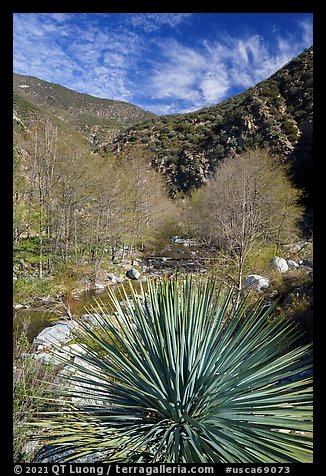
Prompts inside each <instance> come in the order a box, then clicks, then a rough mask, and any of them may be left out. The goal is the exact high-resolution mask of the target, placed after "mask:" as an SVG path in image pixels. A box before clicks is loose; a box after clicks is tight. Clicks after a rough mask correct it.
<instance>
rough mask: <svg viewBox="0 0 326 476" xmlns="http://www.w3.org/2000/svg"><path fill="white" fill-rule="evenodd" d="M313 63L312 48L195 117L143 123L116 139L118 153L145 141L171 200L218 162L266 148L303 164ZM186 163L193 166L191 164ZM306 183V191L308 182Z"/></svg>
mask: <svg viewBox="0 0 326 476" xmlns="http://www.w3.org/2000/svg"><path fill="white" fill-rule="evenodd" d="M312 60H313V50H312V48H308V49H306V50H305V51H303V52H302V53H301V54H300V55H299V56H298V57H297V58H296V59H294V60H292V61H290V62H289V63H288V64H286V65H285V66H284V67H283V68H281V69H280V70H279V71H277V72H276V73H275V74H273V75H272V76H271V77H270V78H268V79H267V80H265V81H262V82H261V83H258V84H257V85H256V86H255V87H253V88H250V89H248V90H247V91H245V92H243V93H241V94H238V95H237V96H234V97H232V98H229V99H228V100H226V101H223V102H221V103H219V104H216V105H213V106H210V107H207V108H204V109H201V110H198V111H195V112H190V113H186V114H175V115H171V116H163V117H159V118H156V119H155V120H151V121H144V122H142V123H141V124H138V125H137V128H134V127H131V128H130V129H128V130H126V131H125V132H124V133H123V134H121V135H120V136H119V137H117V138H116V139H115V140H114V147H118V148H123V147H124V146H125V145H128V143H129V142H130V140H131V139H132V141H133V143H139V142H141V141H142V138H143V136H144V135H146V143H147V144H148V147H149V149H150V150H151V151H152V152H153V153H154V155H155V160H154V161H155V164H156V166H157V168H158V169H159V170H160V171H162V172H163V173H164V175H165V177H166V179H167V183H168V187H169V191H170V194H171V195H172V196H174V194H175V193H177V192H183V193H186V192H187V191H189V190H191V189H192V188H193V187H196V188H197V187H200V186H201V185H202V183H203V181H204V180H205V179H206V178H207V176H208V175H209V174H210V172H212V171H214V169H215V167H216V165H217V164H218V162H219V161H220V160H222V159H223V158H224V157H228V156H230V155H233V154H234V153H235V152H236V153H238V154H240V153H242V152H243V151H245V150H246V149H247V148H248V147H261V146H262V144H263V143H265V145H267V146H269V147H270V149H271V152H272V153H274V154H276V155H281V156H283V157H288V156H289V154H291V159H292V160H293V161H297V160H300V156H301V154H300V153H299V152H298V151H295V150H294V151H293V147H294V146H295V145H296V143H297V142H298V140H300V130H301V128H302V126H303V124H304V122H305V121H306V120H307V118H309V117H310V116H311V115H312V88H311V83H310V82H309V81H312ZM309 84H310V87H308V86H309ZM294 93H295V94H294ZM298 111H300V113H299V114H298ZM167 124H168V125H167ZM184 151H187V154H186V155H185V154H183V152H184ZM291 151H292V152H291ZM203 155H204V157H205V159H206V161H205V162H204V163H203V160H202V158H203ZM309 156H310V157H311V152H310V153H309ZM171 157H178V158H180V160H174V161H173V162H174V167H170V162H171ZM188 157H190V158H191V163H187V158H188ZM185 169H186V170H185ZM185 171H186V173H184V172H185ZM309 171H310V173H311V164H310V162H309ZM191 174H192V175H193V176H192V178H191V180H190V179H189V177H188V175H191ZM185 177H186V179H187V181H185V180H184V179H185ZM303 178H304V177H303ZM304 183H305V186H306V185H307V184H309V181H308V180H305V182H304Z"/></svg>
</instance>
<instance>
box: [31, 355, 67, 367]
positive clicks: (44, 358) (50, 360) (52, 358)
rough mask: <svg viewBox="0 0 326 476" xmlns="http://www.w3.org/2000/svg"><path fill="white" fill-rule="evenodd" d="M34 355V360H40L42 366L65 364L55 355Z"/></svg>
mask: <svg viewBox="0 0 326 476" xmlns="http://www.w3.org/2000/svg"><path fill="white" fill-rule="evenodd" d="M32 355H33V359H35V360H40V361H41V362H42V364H52V365H60V364H63V363H64V362H63V361H62V360H61V359H60V358H58V357H57V356H56V355H55V354H54V353H48V352H41V353H39V354H32Z"/></svg>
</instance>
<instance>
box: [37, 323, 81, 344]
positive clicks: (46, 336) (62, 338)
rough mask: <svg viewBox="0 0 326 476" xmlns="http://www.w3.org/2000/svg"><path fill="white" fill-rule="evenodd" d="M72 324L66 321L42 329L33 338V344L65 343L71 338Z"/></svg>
mask: <svg viewBox="0 0 326 476" xmlns="http://www.w3.org/2000/svg"><path fill="white" fill-rule="evenodd" d="M71 332H72V326H71V325H69V324H68V323H58V324H56V325H54V326H52V327H46V328H45V329H43V330H42V331H41V332H40V333H39V334H38V335H37V336H36V337H35V338H34V340H33V344H36V345H37V344H41V345H48V344H50V345H58V344H66V343H67V342H69V341H70V340H71V337H70V334H71Z"/></svg>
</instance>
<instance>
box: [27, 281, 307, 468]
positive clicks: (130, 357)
mask: <svg viewBox="0 0 326 476" xmlns="http://www.w3.org/2000/svg"><path fill="white" fill-rule="evenodd" d="M131 294H132V299H131V300H129V301H128V302H127V303H126V304H125V305H124V307H122V306H121V304H120V303H119V301H118V299H117V297H116V296H115V295H114V294H113V293H111V299H112V303H113V304H114V308H115V311H116V312H115V314H114V316H111V315H110V314H109V313H108V312H107V310H106V309H104V308H102V307H101V306H100V310H99V311H98V313H97V319H98V327H97V328H96V327H95V328H90V327H89V326H86V325H84V326H83V330H82V332H81V334H80V335H79V342H80V343H82V345H83V346H84V348H85V349H87V353H86V354H85V355H80V356H79V358H78V363H76V362H75V363H74V364H73V366H74V368H75V370H76V371H78V372H79V374H75V377H74V376H71V377H70V378H69V380H68V381H67V389H66V391H64V392H63V394H62V396H63V397H65V399H66V402H65V403H62V406H61V408H59V409H58V411H57V412H44V413H43V414H41V415H40V418H41V417H42V415H43V419H42V420H41V421H39V422H37V423H35V424H36V426H41V427H42V428H46V429H48V430H50V433H49V435H48V438H50V441H51V442H52V444H53V445H54V451H58V450H60V448H61V449H62V448H65V449H67V448H70V449H71V450H72V453H70V456H66V457H64V456H62V458H63V460H66V461H73V460H75V459H76V458H78V457H80V456H82V455H90V454H92V453H96V452H98V451H101V452H103V453H102V454H106V456H105V457H104V459H105V461H110V462H113V461H123V462H127V463H130V462H138V463H139V462H151V463H153V462H174V463H187V462H188V463H190V462H191V463H211V462H218V463H219V462H222V463H226V462H229V463H231V462H233V463H239V462H245V463H248V462H251V463H280V462H287V463H293V462H311V438H310V436H309V434H307V433H306V432H309V431H311V387H310V383H311V379H310V378H305V377H302V376H300V375H299V374H300V372H303V371H305V370H307V369H309V368H310V362H309V355H310V353H309V346H305V347H296V348H294V349H293V350H291V351H290V352H284V349H283V348H282V346H281V344H280V342H282V341H284V340H286V341H290V342H293V341H294V340H295V336H294V334H293V332H292V329H291V326H289V325H288V324H286V323H284V322H280V321H279V320H274V321H273V320H271V319H269V318H270V316H271V315H272V312H273V309H272V308H269V309H268V310H266V308H265V309H262V303H261V302H256V303H254V302H253V301H252V300H250V298H246V299H242V300H241V303H240V305H239V306H238V307H237V309H236V310H235V307H234V300H235V295H234V293H232V292H229V293H225V292H222V291H221V290H220V289H217V288H216V286H215V284H214V282H212V281H207V280H206V281H202V282H201V283H200V284H199V285H194V283H193V282H192V281H191V280H185V281H183V282H179V283H178V282H177V281H167V280H163V281H161V282H158V283H155V282H149V283H148V287H147V291H146V292H145V291H144V289H143V288H141V294H140V295H137V294H136V293H135V291H134V290H133V289H132V288H131ZM126 297H127V294H126ZM97 329H98V330H97ZM106 334H107V336H108V337H109V339H107V338H106ZM112 335H113V336H114V341H112V339H111V336H112ZM98 347H100V348H101V352H98V351H97V350H96V349H97V348H98ZM103 355H104V357H103ZM303 358H304V360H303ZM77 375H79V376H78V377H77ZM294 376H295V378H294V381H291V380H288V378H290V377H294ZM76 385H77V386H78V387H76ZM89 398H91V399H92V401H91V402H89ZM70 399H73V400H72V401H73V402H74V403H73V404H69V401H71V400H70ZM77 402H78V403H77ZM87 402H88V403H87ZM281 430H290V432H283V431H281ZM300 432H304V435H302V434H300Z"/></svg>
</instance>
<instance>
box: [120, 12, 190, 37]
mask: <svg viewBox="0 0 326 476" xmlns="http://www.w3.org/2000/svg"><path fill="white" fill-rule="evenodd" d="M191 15H192V13H139V14H135V15H130V16H129V19H130V23H131V24H132V25H133V26H135V27H137V28H140V29H142V30H143V31H145V32H147V33H150V32H154V31H156V30H159V29H160V28H161V27H162V26H169V27H171V28H175V27H176V26H178V25H179V24H180V23H182V22H183V21H185V20H186V19H187V18H188V17H190V16H191ZM127 18H128V17H127Z"/></svg>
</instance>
